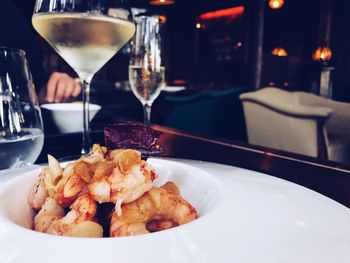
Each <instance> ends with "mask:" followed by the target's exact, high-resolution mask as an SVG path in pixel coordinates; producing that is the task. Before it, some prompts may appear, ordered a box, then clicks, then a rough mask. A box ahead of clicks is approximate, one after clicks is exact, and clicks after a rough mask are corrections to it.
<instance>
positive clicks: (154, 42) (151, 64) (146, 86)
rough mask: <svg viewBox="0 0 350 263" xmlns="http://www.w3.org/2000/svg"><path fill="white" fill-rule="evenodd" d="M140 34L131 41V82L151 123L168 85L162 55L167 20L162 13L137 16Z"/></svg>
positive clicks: (146, 120) (146, 121) (137, 31)
mask: <svg viewBox="0 0 350 263" xmlns="http://www.w3.org/2000/svg"><path fill="white" fill-rule="evenodd" d="M135 23H136V33H135V36H134V38H133V40H132V41H131V44H132V48H131V57H130V63H129V81H130V86H131V90H132V91H133V93H134V94H135V96H136V97H137V98H138V99H139V101H140V102H141V103H142V105H143V109H144V123H145V124H146V125H149V124H150V119H151V107H152V103H153V101H154V100H155V99H156V98H157V97H158V96H159V94H160V92H161V88H162V86H163V85H164V78H165V67H164V60H163V54H162V51H163V50H162V45H163V43H162V41H163V37H162V35H163V21H162V19H161V17H159V16H142V15H141V16H138V17H135Z"/></svg>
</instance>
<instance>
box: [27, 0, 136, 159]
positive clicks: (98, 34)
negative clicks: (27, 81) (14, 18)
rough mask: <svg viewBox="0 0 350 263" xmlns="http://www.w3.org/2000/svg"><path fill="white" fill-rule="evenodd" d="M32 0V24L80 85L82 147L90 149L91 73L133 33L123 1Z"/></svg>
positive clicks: (128, 13)
mask: <svg viewBox="0 0 350 263" xmlns="http://www.w3.org/2000/svg"><path fill="white" fill-rule="evenodd" d="M110 4H111V1H104V0H36V5H35V10H34V15H33V18H32V22H33V26H34V28H35V29H36V30H37V31H38V33H39V34H40V35H41V36H42V37H43V38H45V40H46V41H47V42H48V43H49V44H50V45H51V46H52V47H53V48H54V49H55V50H56V51H57V53H58V54H59V55H60V56H61V57H62V58H63V59H64V60H65V61H66V62H67V63H68V64H69V65H70V66H71V67H72V68H73V69H74V70H75V72H76V73H77V74H78V76H79V78H80V80H81V83H82V84H83V104H84V107H83V119H84V122H83V123H84V126H83V147H82V151H81V153H82V154H89V153H90V152H91V139H90V118H89V90H90V82H91V80H92V78H93V76H94V75H95V73H96V72H97V71H98V70H99V69H100V68H101V67H102V66H103V65H104V64H105V63H107V61H108V60H110V59H111V58H112V57H113V56H114V55H115V54H116V53H117V52H118V50H119V49H120V48H122V47H123V46H124V44H125V43H126V42H128V41H129V40H130V38H131V37H132V36H133V35H134V32H135V25H134V23H133V22H131V21H130V19H131V16H130V12H129V11H128V9H126V8H125V6H124V1H123V0H114V1H113V6H111V5H110Z"/></svg>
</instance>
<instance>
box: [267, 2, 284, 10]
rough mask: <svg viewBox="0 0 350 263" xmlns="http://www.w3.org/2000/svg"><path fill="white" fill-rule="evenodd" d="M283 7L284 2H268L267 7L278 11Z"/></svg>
mask: <svg viewBox="0 0 350 263" xmlns="http://www.w3.org/2000/svg"><path fill="white" fill-rule="evenodd" d="M283 5H284V0H270V1H269V6H270V7H271V8H272V9H279V8H281V7H282V6H283Z"/></svg>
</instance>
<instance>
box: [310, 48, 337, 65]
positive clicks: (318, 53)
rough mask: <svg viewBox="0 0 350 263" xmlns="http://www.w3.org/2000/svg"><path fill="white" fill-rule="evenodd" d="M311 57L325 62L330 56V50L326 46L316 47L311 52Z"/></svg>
mask: <svg viewBox="0 0 350 263" xmlns="http://www.w3.org/2000/svg"><path fill="white" fill-rule="evenodd" d="M312 58H313V60H315V61H320V62H326V61H329V60H331V58H332V50H331V49H330V48H329V47H326V46H320V47H318V48H317V49H316V50H315V52H314V53H313V54H312Z"/></svg>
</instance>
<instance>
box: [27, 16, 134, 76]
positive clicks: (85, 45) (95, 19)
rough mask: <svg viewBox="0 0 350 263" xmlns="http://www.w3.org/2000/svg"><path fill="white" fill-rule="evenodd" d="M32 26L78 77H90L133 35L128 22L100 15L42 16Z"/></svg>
mask: <svg viewBox="0 0 350 263" xmlns="http://www.w3.org/2000/svg"><path fill="white" fill-rule="evenodd" d="M32 22H33V26H34V28H35V29H36V30H37V31H38V33H39V34H40V35H41V36H42V37H44V38H45V39H46V40H47V41H48V42H49V44H50V45H51V46H52V47H53V48H54V49H55V50H56V51H57V52H58V53H59V54H60V56H61V57H62V58H63V59H64V60H66V61H67V63H68V64H69V65H70V66H71V67H72V68H73V69H74V70H75V71H76V72H77V73H79V74H81V75H83V76H92V75H93V74H95V73H96V72H97V71H98V70H99V69H100V68H101V67H102V66H103V65H104V64H105V63H106V62H107V61H108V60H110V59H111V58H112V57H113V56H114V55H115V54H116V53H117V52H118V51H119V49H120V48H122V47H123V46H124V45H125V43H126V42H128V41H129V40H130V38H131V37H132V36H133V35H134V33H135V25H134V23H132V22H130V21H126V20H123V19H119V18H115V17H109V16H105V15H99V14H86V13H55V14H52V13H42V14H35V15H34V16H33V18H32Z"/></svg>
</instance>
